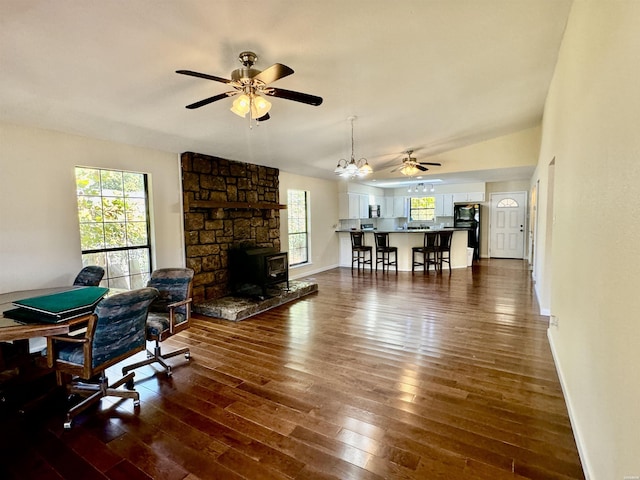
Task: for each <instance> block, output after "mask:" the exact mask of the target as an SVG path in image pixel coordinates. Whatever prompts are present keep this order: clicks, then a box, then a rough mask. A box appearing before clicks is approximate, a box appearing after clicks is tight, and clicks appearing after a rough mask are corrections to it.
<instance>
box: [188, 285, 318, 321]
mask: <svg viewBox="0 0 640 480" xmlns="http://www.w3.org/2000/svg"><path fill="white" fill-rule="evenodd" d="M317 291H318V284H317V283H314V282H310V281H301V280H290V281H289V290H288V291H286V284H284V283H283V284H279V285H275V286H274V288H268V289H267V296H266V298H265V297H263V296H262V289H261V288H256V290H255V291H254V292H247V293H245V294H243V295H242V296H232V295H230V296H226V297H221V298H216V299H212V300H205V301H203V302H200V303H197V304H195V305H194V306H193V311H194V312H195V313H199V314H200V315H205V316H207V317H214V318H222V319H225V320H231V321H233V322H238V321H240V320H244V319H246V318H249V317H251V316H253V315H256V314H258V313H260V312H264V311H265V310H269V309H271V308H274V307H277V306H279V305H282V304H284V303H288V302H292V301H294V300H297V299H298V298H300V297H303V296H305V295H309V294H310V293H314V292H317Z"/></svg>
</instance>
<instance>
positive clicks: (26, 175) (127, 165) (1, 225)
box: [0, 123, 184, 293]
mask: <svg viewBox="0 0 640 480" xmlns="http://www.w3.org/2000/svg"><path fill="white" fill-rule="evenodd" d="M0 146H1V148H0V293H6V292H10V291H16V290H28V289H32V288H45V287H51V286H61V285H70V284H71V282H72V281H73V279H74V277H75V275H76V274H77V273H78V271H79V270H80V269H81V268H82V260H81V251H80V234H79V225H78V207H77V203H76V190H75V171H74V168H75V167H76V166H89V167H99V168H111V169H122V170H129V171H136V172H143V173H148V174H149V180H150V182H149V183H150V194H151V198H152V200H153V204H152V206H151V210H152V211H151V214H152V225H153V232H152V236H153V244H154V247H155V250H154V251H155V261H154V264H153V265H154V267H155V268H161V267H168V266H183V265H184V241H183V238H184V236H183V229H182V225H183V222H182V207H181V201H182V193H181V192H182V187H181V182H180V173H179V156H178V155H177V154H175V153H166V152H160V151H155V150H149V149H144V148H139V147H132V146H129V145H123V144H117V143H111V142H106V141H102V140H96V139H91V138H86V137H80V136H75V135H69V134H64V133H59V132H54V131H50V130H42V129H36V128H27V127H21V126H17V125H11V124H6V123H0Z"/></svg>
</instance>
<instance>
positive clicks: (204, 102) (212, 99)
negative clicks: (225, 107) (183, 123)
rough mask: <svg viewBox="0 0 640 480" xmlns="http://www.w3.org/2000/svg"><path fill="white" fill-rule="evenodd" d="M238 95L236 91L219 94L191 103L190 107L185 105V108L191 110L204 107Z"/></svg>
mask: <svg viewBox="0 0 640 480" xmlns="http://www.w3.org/2000/svg"><path fill="white" fill-rule="evenodd" d="M236 93H238V92H237V91H231V92H225V93H220V94H218V95H214V96H213V97H209V98H205V99H204V100H200V101H199V102H196V103H192V104H191V105H187V106H186V107H185V108H188V109H190V110H193V109H194V108H200V107H204V106H205V105H209V104H210V103H213V102H217V101H218V100H222V99H223V98H227V97H231V96H232V95H235V94H236Z"/></svg>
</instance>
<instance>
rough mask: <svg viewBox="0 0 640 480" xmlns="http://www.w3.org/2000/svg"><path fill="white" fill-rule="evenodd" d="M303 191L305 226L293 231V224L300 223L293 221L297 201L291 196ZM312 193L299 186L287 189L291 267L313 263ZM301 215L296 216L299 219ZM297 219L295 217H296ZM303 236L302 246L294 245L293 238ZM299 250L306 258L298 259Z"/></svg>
mask: <svg viewBox="0 0 640 480" xmlns="http://www.w3.org/2000/svg"><path fill="white" fill-rule="evenodd" d="M300 192H302V193H303V194H304V195H303V198H304V204H303V206H304V222H303V223H304V227H303V229H302V230H300V231H293V232H292V224H294V223H298V222H295V221H293V222H292V213H293V212H294V210H296V209H295V208H294V206H295V203H296V202H292V199H291V196H292V193H300ZM310 212H311V208H310V194H309V191H308V190H303V189H299V188H290V189H287V247H288V257H289V267H296V266H301V265H308V264H310V263H311V248H310V241H309V240H310V226H311V218H310ZM298 218H300V217H296V219H298ZM294 220H295V219H294ZM296 237H297V238H300V237H301V238H303V239H304V240H303V241H302V247H296V246H294V242H292V238H296ZM297 251H302V252H304V257H305V258H304V260H301V261H296V259H297V258H299V257H298V256H297V255H296V252H297Z"/></svg>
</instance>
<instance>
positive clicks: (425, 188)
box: [407, 182, 435, 193]
mask: <svg viewBox="0 0 640 480" xmlns="http://www.w3.org/2000/svg"><path fill="white" fill-rule="evenodd" d="M419 191H422V192H425V193H426V192H434V191H435V188H434V187H433V185H427V184H426V183H422V182H420V183H418V184H417V185H413V186H411V185H409V189H408V190H407V192H409V193H411V192H415V193H418V192H419Z"/></svg>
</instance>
